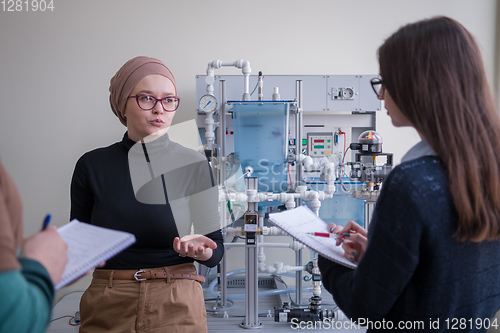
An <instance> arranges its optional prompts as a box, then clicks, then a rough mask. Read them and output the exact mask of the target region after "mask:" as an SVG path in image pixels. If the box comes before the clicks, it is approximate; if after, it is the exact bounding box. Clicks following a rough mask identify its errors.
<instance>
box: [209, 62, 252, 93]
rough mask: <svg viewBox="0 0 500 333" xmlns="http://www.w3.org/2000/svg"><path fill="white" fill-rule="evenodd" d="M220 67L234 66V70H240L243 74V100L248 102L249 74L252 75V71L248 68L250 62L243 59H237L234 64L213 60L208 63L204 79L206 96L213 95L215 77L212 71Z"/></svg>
mask: <svg viewBox="0 0 500 333" xmlns="http://www.w3.org/2000/svg"><path fill="white" fill-rule="evenodd" d="M222 66H228V67H230V66H234V67H236V68H239V69H241V71H242V73H243V100H244V101H249V100H250V74H251V73H252V69H251V68H250V62H249V61H247V60H243V59H238V60H236V61H234V62H225V61H220V60H214V61H212V62H209V63H208V68H207V78H206V80H205V81H206V83H207V94H210V95H213V91H214V88H213V84H214V82H215V77H214V69H219V68H221V67H222Z"/></svg>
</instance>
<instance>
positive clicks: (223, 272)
mask: <svg viewBox="0 0 500 333" xmlns="http://www.w3.org/2000/svg"><path fill="white" fill-rule="evenodd" d="M219 110H220V111H219V117H220V119H219V121H220V126H219V137H218V141H219V147H220V151H219V156H217V158H218V160H219V163H218V165H219V168H220V169H219V170H220V176H221V178H220V180H219V183H220V184H221V185H222V186H223V187H225V186H226V184H225V183H226V162H225V156H226V81H224V80H221V81H220V109H219ZM221 213H222V220H223V224H222V227H225V226H226V223H227V210H226V201H224V204H223V205H222V212H221ZM224 230H225V229H224ZM223 235H224V239H223V241H226V237H227V234H226V232H224V233H223ZM226 259H227V258H226V253H224V256H223V257H222V264H221V268H220V271H221V276H220V281H221V294H220V296H221V301H222V306H223V307H224V308H225V307H226V303H227V277H226V272H227V266H226V263H227V260H226Z"/></svg>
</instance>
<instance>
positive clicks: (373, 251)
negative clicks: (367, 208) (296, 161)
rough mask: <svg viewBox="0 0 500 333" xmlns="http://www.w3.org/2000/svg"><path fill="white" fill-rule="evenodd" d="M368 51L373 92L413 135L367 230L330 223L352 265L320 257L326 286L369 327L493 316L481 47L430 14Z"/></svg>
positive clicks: (496, 201)
mask: <svg viewBox="0 0 500 333" xmlns="http://www.w3.org/2000/svg"><path fill="white" fill-rule="evenodd" d="M378 58H379V64H380V77H381V78H380V79H373V80H372V86H373V88H374V90H375V92H376V94H377V95H378V97H379V98H380V99H381V100H384V101H385V107H386V109H387V112H388V114H389V116H390V117H391V119H392V123H393V125H394V126H396V127H402V126H411V127H413V128H415V129H416V130H417V132H418V134H419V135H420V137H421V139H422V141H421V142H420V143H418V144H417V145H416V146H414V147H413V148H412V149H410V151H409V152H408V153H407V154H406V155H405V156H404V157H403V159H402V162H401V164H400V165H399V166H397V167H395V168H394V170H393V171H392V172H391V173H390V174H389V176H388V178H387V179H386V181H385V182H384V183H383V186H382V190H381V194H380V197H379V198H378V200H377V203H376V207H375V209H374V212H373V216H372V220H371V223H370V226H369V230H368V232H366V230H364V229H363V228H361V227H360V226H359V225H357V224H355V223H353V222H349V223H348V224H347V225H346V226H345V227H344V228H343V227H341V226H335V225H333V224H331V225H329V227H330V228H331V230H332V232H338V233H339V235H343V237H344V240H346V241H344V242H343V243H342V247H343V248H344V250H345V256H346V258H348V259H350V260H352V261H356V262H359V264H358V266H357V268H356V269H355V270H351V269H348V268H345V267H343V266H340V265H337V264H335V263H333V262H331V261H329V260H327V259H325V258H323V257H320V258H319V267H320V270H321V273H322V278H323V283H324V286H325V288H326V289H327V290H328V291H330V292H331V293H332V294H333V298H334V300H335V302H336V303H337V305H338V306H339V307H340V309H341V310H342V311H343V312H344V313H345V314H346V315H347V316H348V317H349V318H351V319H352V320H353V321H358V322H359V323H365V324H367V323H368V331H369V332H371V331H376V330H377V329H380V330H384V328H385V330H389V329H392V330H399V329H403V328H405V329H407V330H409V331H418V332H425V331H432V332H440V331H441V332H444V331H448V330H452V329H458V328H459V329H460V331H461V332H470V331H474V332H484V331H486V330H487V328H488V327H489V326H490V324H493V325H497V326H498V325H499V324H500V323H497V322H496V321H495V320H491V321H490V319H491V318H492V317H493V316H494V315H495V313H496V312H497V311H498V310H499V308H500V284H499V283H498V281H499V280H500V241H499V239H500V168H499V165H500V154H499V152H500V119H499V115H498V108H497V106H496V105H495V102H494V100H493V97H492V93H491V91H490V88H489V86H488V83H487V78H486V74H485V70H484V66H483V61H482V59H481V54H480V51H479V48H478V46H477V44H476V42H475V40H474V38H473V37H472V35H471V34H470V33H469V32H468V31H467V30H466V29H465V28H464V27H463V26H462V25H461V24H460V23H458V22H457V21H455V20H453V19H450V18H447V17H436V18H432V19H427V20H423V21H419V22H416V23H413V24H408V25H406V26H403V27H402V28H400V29H399V30H398V31H397V32H395V33H394V34H393V35H392V36H390V37H389V38H388V39H387V40H386V41H385V42H384V44H383V45H382V46H381V47H380V48H379V50H378ZM370 323H371V324H370ZM383 323H385V324H384V325H382V324H383Z"/></svg>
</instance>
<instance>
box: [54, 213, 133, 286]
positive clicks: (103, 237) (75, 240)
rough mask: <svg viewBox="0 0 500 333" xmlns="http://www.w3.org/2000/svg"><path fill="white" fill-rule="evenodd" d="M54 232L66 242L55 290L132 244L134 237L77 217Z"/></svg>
mask: <svg viewBox="0 0 500 333" xmlns="http://www.w3.org/2000/svg"><path fill="white" fill-rule="evenodd" d="M57 231H58V232H59V235H60V236H61V238H62V239H63V240H64V241H65V242H66V244H68V263H67V264H66V267H65V268H64V272H63V275H62V278H61V281H59V283H58V284H57V285H56V286H55V287H54V289H55V290H58V289H60V288H62V287H64V286H65V285H67V284H68V283H70V282H72V281H73V280H75V279H77V278H79V277H80V276H82V275H83V274H85V272H87V271H88V270H89V269H92V268H94V267H95V266H97V265H99V264H100V263H101V262H103V261H105V260H108V259H109V258H111V257H113V256H114V255H115V254H117V253H119V252H121V251H123V250H124V249H126V248H127V247H129V246H130V245H132V244H134V243H135V236H134V235H132V234H131V233H128V232H124V231H118V230H113V229H107V228H102V227H98V226H95V225H92V224H88V223H82V222H80V221H78V220H72V221H71V222H69V223H68V224H66V225H64V226H62V227H60V228H59V229H57Z"/></svg>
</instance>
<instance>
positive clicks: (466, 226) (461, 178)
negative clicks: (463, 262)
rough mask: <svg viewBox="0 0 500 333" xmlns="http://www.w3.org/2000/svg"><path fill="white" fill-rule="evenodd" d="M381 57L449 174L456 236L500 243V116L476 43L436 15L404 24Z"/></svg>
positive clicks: (392, 89)
mask: <svg viewBox="0 0 500 333" xmlns="http://www.w3.org/2000/svg"><path fill="white" fill-rule="evenodd" d="M378 55H379V62H380V75H381V76H382V81H383V84H384V87H385V89H387V91H388V92H389V93H390V95H391V97H392V98H393V100H394V102H395V103H396V105H397V106H398V108H399V109H400V110H401V112H402V113H403V114H404V115H405V116H406V117H407V118H408V119H409V120H410V121H411V123H412V124H413V126H414V127H415V129H416V130H417V131H418V132H419V133H420V134H421V135H422V136H423V138H425V140H426V141H427V142H428V143H429V144H430V146H431V147H432V148H433V149H434V151H435V152H436V153H437V155H438V156H439V158H440V159H441V160H442V162H443V163H444V165H445V167H446V169H447V173H448V181H449V186H450V191H451V195H452V197H453V202H454V205H455V207H456V210H457V212H458V226H457V230H456V234H455V236H456V237H457V239H459V240H460V241H467V240H471V241H474V242H480V241H484V240H494V239H500V171H499V168H500V117H499V114H498V110H497V107H496V104H495V102H494V100H493V96H492V93H491V90H490V88H489V85H488V82H487V79H486V74H485V70H484V66H483V61H482V58H481V53H480V51H479V47H478V46H477V44H476V42H475V40H474V38H473V37H472V35H471V34H470V33H469V32H468V31H467V30H466V29H465V28H464V27H463V26H462V25H461V24H460V23H458V22H457V21H455V20H453V19H450V18H447V17H435V18H432V19H428V20H423V21H419V22H416V23H412V24H409V25H406V26H404V27H402V28H401V29H399V30H398V31H397V32H396V33H394V34H393V35H392V36H391V37H389V38H388V39H387V40H386V41H385V42H384V44H383V45H382V46H381V47H380V48H379V50H378Z"/></svg>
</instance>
